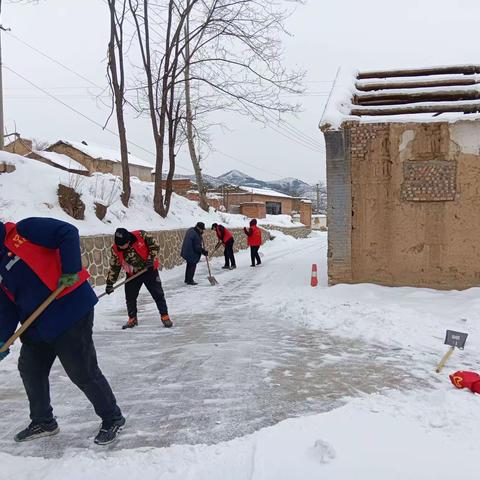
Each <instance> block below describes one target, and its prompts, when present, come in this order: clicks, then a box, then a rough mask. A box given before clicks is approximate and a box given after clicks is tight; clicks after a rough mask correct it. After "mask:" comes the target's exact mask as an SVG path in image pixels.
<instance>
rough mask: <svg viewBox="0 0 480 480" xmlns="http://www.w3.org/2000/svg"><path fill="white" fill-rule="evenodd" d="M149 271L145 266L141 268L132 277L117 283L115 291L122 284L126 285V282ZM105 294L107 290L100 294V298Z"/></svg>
mask: <svg viewBox="0 0 480 480" xmlns="http://www.w3.org/2000/svg"><path fill="white" fill-rule="evenodd" d="M146 271H147V269H146V268H144V269H143V270H140V271H139V272H137V273H136V274H135V275H132V276H131V277H128V278H127V279H125V280H124V281H123V282H120V283H118V284H117V285H115V286H114V287H113V291H115V290H116V289H117V288H119V287H121V286H122V285H125V284H126V283H128V282H130V281H131V280H133V279H134V278H137V277H139V276H140V275H143V274H144V273H145V272H146ZM112 293H113V292H112ZM105 295H107V292H103V293H101V294H100V295H98V297H97V298H98V299H99V300H100V299H101V298H102V297H104V296H105Z"/></svg>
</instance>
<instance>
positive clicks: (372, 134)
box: [325, 121, 480, 289]
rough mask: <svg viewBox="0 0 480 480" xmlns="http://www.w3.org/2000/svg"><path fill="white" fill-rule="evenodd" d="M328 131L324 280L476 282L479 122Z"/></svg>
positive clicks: (479, 258) (458, 285)
mask: <svg viewBox="0 0 480 480" xmlns="http://www.w3.org/2000/svg"><path fill="white" fill-rule="evenodd" d="M325 138H326V143H327V183H328V198H329V206H328V225H329V253H328V256H329V264H328V265H329V280H330V283H332V284H335V283H342V282H348V283H360V282H368V283H378V284H384V285H391V286H403V285H409V286H419V287H430V288H439V289H464V288H468V287H471V286H478V285H480V242H479V241H478V239H479V238H480V222H479V221H478V218H479V213H478V212H479V211H480V187H479V185H480V122H479V121H458V122H456V123H448V122H435V123H390V124H388V123H360V122H345V123H344V124H343V126H342V129H341V130H339V131H334V132H327V133H326V134H325ZM335 142H336V143H335Z"/></svg>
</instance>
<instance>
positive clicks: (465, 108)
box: [350, 104, 480, 117]
mask: <svg viewBox="0 0 480 480" xmlns="http://www.w3.org/2000/svg"><path fill="white" fill-rule="evenodd" d="M416 113H480V104H478V105H445V104H444V105H442V104H438V105H424V106H410V107H398V108H371V107H364V108H352V109H351V111H350V114H351V115H354V116H356V117H368V116H389V115H410V114H416Z"/></svg>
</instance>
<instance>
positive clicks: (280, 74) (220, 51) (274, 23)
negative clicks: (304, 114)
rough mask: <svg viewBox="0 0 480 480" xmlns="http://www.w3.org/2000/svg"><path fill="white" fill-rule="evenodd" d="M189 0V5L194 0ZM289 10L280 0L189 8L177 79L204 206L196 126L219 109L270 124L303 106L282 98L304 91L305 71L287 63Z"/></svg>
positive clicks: (217, 0) (224, 1) (215, 1)
mask: <svg viewBox="0 0 480 480" xmlns="http://www.w3.org/2000/svg"><path fill="white" fill-rule="evenodd" d="M185 1H186V5H187V6H188V5H189V4H190V0H185ZM280 3H281V2H280ZM290 3H297V4H300V3H302V1H301V0H293V2H290ZM290 13H291V11H290V10H288V9H281V8H279V2H278V1H275V0H237V1H235V2H232V1H231V0H210V1H208V2H206V1H201V2H198V3H197V4H196V5H195V7H194V8H193V9H192V10H191V11H190V12H189V16H188V18H187V19H186V24H185V31H184V40H183V43H184V45H185V47H184V59H183V60H184V67H183V68H184V78H183V79H179V80H178V81H180V82H181V81H183V82H184V83H185V105H186V137H187V141H188V147H189V152H190V158H191V161H192V164H193V167H194V171H195V176H196V179H197V185H198V189H199V193H200V205H201V206H202V208H205V209H208V204H207V199H206V193H205V189H204V187H203V180H202V173H201V167H200V162H199V159H198V156H197V153H196V150H195V143H194V139H195V137H197V140H199V141H201V140H202V139H201V138H199V135H195V134H194V132H197V133H198V131H197V130H196V129H195V128H194V124H198V123H199V122H202V120H203V119H202V117H204V116H205V115H208V114H209V113H211V112H212V111H215V110H234V111H237V112H240V113H243V114H246V115H249V116H250V117H253V118H254V119H256V120H259V121H261V122H264V123H265V122H272V121H273V122H276V121H277V120H279V116H280V114H282V113H285V112H292V111H296V110H297V109H298V106H297V105H292V104H290V103H289V102H284V101H282V99H281V96H280V95H281V94H283V93H285V92H288V93H299V92H301V91H302V86H301V82H302V79H303V75H304V74H303V72H302V71H288V70H287V69H285V68H284V67H283V64H282V47H281V41H280V39H281V37H282V35H284V34H286V33H287V32H286V30H285V28H284V24H285V21H286V20H287V18H288V17H289V14H290ZM190 22H192V24H193V26H192V28H190ZM192 84H194V85H196V86H197V88H198V91H199V92H201V93H199V94H198V95H197V98H196V99H192V98H191V97H192V96H191V86H192ZM192 104H194V105H195V107H196V108H195V114H194V112H193V108H192ZM275 115H277V118H275Z"/></svg>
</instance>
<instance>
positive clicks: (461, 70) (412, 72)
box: [357, 65, 480, 80]
mask: <svg viewBox="0 0 480 480" xmlns="http://www.w3.org/2000/svg"><path fill="white" fill-rule="evenodd" d="M475 73H480V65H457V66H452V67H433V68H415V69H407V70H380V71H376V72H375V71H374V72H359V74H358V75H357V79H358V80H363V79H368V78H393V77H421V76H424V75H473V74H475Z"/></svg>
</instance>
